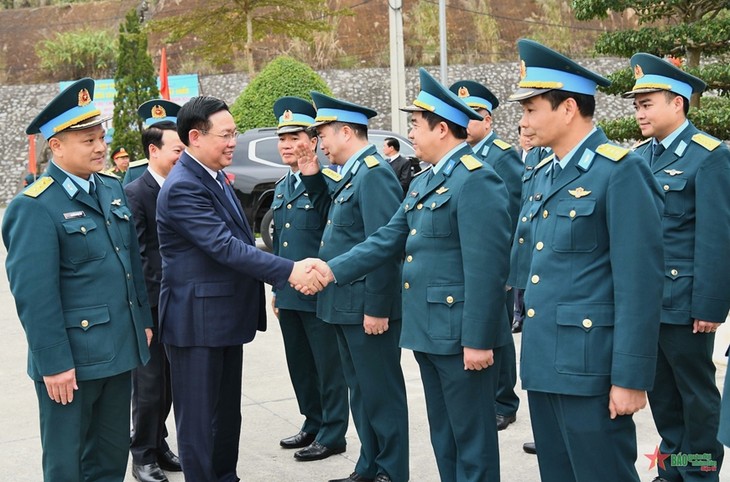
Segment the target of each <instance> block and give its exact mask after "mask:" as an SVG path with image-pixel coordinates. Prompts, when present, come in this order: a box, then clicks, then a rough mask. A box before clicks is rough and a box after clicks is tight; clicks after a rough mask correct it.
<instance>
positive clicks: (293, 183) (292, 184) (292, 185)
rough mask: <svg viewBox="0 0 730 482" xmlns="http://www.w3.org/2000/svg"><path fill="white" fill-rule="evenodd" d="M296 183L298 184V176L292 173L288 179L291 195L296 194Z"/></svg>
mask: <svg viewBox="0 0 730 482" xmlns="http://www.w3.org/2000/svg"><path fill="white" fill-rule="evenodd" d="M296 184H297V178H296V176H294V175H292V174H290V175H289V181H288V188H289V195H290V196H291V195H292V194H294V190H295V189H296V187H295V186H296Z"/></svg>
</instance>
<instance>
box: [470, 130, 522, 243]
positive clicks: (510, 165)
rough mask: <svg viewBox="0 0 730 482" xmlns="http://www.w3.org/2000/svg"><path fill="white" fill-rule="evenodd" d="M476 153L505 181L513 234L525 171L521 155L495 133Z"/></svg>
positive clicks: (490, 135) (491, 133)
mask: <svg viewBox="0 0 730 482" xmlns="http://www.w3.org/2000/svg"><path fill="white" fill-rule="evenodd" d="M475 153H476V156H477V157H478V158H479V159H480V160H481V161H482V162H485V163H487V164H489V165H490V166H492V167H493V168H494V170H495V171H496V172H497V174H498V175H499V177H501V178H502V181H504V185H505V187H506V188H507V194H508V196H509V198H508V199H509V215H510V219H511V220H512V229H511V231H510V234H513V233H514V232H515V227H516V225H517V216H518V214H519V212H520V195H521V193H522V172H523V171H524V165H523V164H522V160H521V159H520V155H519V154H518V153H517V150H516V149H515V148H514V147H513V146H512V145H511V144H509V143H507V142H505V141H503V140H502V139H500V138H499V137H497V134H496V132H494V131H492V132H490V133H489V136H488V137H487V141H486V142H485V143H484V145H483V146H481V147H480V148H479V149H478V150H477V151H475Z"/></svg>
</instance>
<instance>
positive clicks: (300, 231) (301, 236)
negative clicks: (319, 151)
mask: <svg viewBox="0 0 730 482" xmlns="http://www.w3.org/2000/svg"><path fill="white" fill-rule="evenodd" d="M333 174H335V177H338V176H337V175H336V173H333ZM288 179H289V176H288V175H287V176H284V177H283V178H282V179H281V180H280V181H279V182H278V183H277V184H276V188H275V189H274V200H273V201H272V203H271V209H273V211H274V254H275V255H277V256H281V257H283V258H287V259H291V260H293V261H299V260H302V259H306V258H316V257H317V256H318V254H319V244H320V240H321V239H322V231H323V230H324V226H325V222H326V220H327V209H324V207H322V205H321V204H320V206H321V209H320V210H318V209H316V208H315V206H314V202H312V200H311V199H309V194H308V193H307V192H306V190H305V188H304V183H303V182H300V183H299V185H298V186H297V187H296V189H294V190H293V191H290V187H289V185H288ZM325 180H326V182H327V184H328V186H329V187H332V188H333V187H334V186H335V182H334V181H332V180H331V178H329V177H327V176H325ZM327 206H328V205H327ZM275 292H276V306H277V307H278V308H282V309H285V310H299V311H308V312H311V313H314V312H316V311H317V295H303V294H302V293H300V292H298V291H296V290H295V289H294V288H292V287H291V286H289V285H284V286H283V287H282V288H281V289H278V290H275Z"/></svg>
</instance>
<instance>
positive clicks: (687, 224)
mask: <svg viewBox="0 0 730 482" xmlns="http://www.w3.org/2000/svg"><path fill="white" fill-rule="evenodd" d="M680 129H682V130H681V132H680V133H679V135H678V136H677V137H676V138H675V139H674V140H673V141H671V144H670V145H669V146H667V148H666V150H665V151H664V152H663V153H662V154H661V155H660V156H659V157H658V158H657V159H655V160H654V161H653V162H652V144H653V143H654V141H653V140H651V141H649V142H646V143H644V144H643V145H641V146H639V147H638V148H637V150H636V152H637V153H639V154H640V155H641V156H642V157H644V158H645V159H646V160H647V163H648V164H650V165H651V170H652V172H653V173H654V176H656V178H657V181H658V182H659V184H660V185H661V186H662V188H663V190H664V193H665V202H664V215H663V217H662V227H663V231H664V295H663V303H662V317H661V322H662V324H661V330H660V334H659V355H658V360H657V368H656V380H655V382H654V388H653V390H652V391H650V392H649V403H650V404H651V409H652V415H653V417H654V422H655V423H656V426H657V430H658V431H659V434H660V435H661V436H662V443H661V445H660V447H659V449H660V451H661V452H662V453H665V454H678V453H680V452H681V453H684V454H710V456H711V458H712V460H714V461H716V462H717V471H702V470H701V467H693V466H692V465H691V464H690V465H688V466H686V467H675V466H671V465H670V464H666V465H665V467H666V468H662V467H659V468H658V470H659V475H660V476H661V477H664V478H666V479H667V480H684V481H699V480H703V481H706V480H707V481H709V480H714V481H717V480H719V471H720V468H721V467H722V460H723V456H724V450H723V447H722V444H720V443H719V442H718V441H717V438H716V436H715V434H716V433H717V429H718V424H719V418H720V393H719V391H718V389H717V385H716V384H715V364H714V363H713V361H712V352H713V348H714V343H715V333H696V334H693V333H692V324H693V322H694V320H695V319H698V320H704V321H712V322H715V323H722V322H724V321H725V318H726V317H727V313H728V309H730V292H729V291H728V286H730V258H729V257H728V256H725V255H724V254H723V253H724V252H725V250H726V249H727V246H728V240H730V192H729V191H728V186H730V150H729V149H728V148H727V146H725V145H724V144H723V143H722V142H721V141H719V140H717V139H715V138H713V137H710V136H708V135H707V134H705V133H703V132H701V131H698V130H697V128H695V127H694V126H693V125H692V124H691V123H688V125H687V126H686V127H684V128H683V127H680Z"/></svg>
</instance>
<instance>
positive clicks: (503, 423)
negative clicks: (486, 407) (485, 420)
mask: <svg viewBox="0 0 730 482" xmlns="http://www.w3.org/2000/svg"><path fill="white" fill-rule="evenodd" d="M515 420H517V415H512V416H510V417H508V416H506V415H500V414H497V430H504V429H506V428H507V427H509V424H511V423H515Z"/></svg>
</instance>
